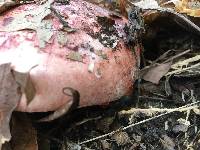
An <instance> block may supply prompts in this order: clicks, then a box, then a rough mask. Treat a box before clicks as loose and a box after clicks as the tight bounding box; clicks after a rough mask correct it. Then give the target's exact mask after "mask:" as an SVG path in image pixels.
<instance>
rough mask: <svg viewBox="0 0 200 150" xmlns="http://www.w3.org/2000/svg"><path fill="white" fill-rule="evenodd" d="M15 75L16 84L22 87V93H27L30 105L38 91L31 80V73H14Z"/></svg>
mask: <svg viewBox="0 0 200 150" xmlns="http://www.w3.org/2000/svg"><path fill="white" fill-rule="evenodd" d="M13 74H14V77H15V80H16V82H17V83H18V84H19V85H20V89H21V92H22V93H25V96H26V99H27V103H30V102H31V100H32V99H33V98H34V96H35V93H36V90H35V87H34V85H33V83H32V81H31V79H30V75H29V73H28V72H25V73H20V72H16V71H13Z"/></svg>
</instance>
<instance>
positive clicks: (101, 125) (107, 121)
mask: <svg viewBox="0 0 200 150" xmlns="http://www.w3.org/2000/svg"><path fill="white" fill-rule="evenodd" d="M114 119H115V116H111V117H105V118H103V119H101V120H97V124H96V126H97V129H98V130H100V131H103V132H104V133H107V132H108V131H109V130H110V125H111V124H112V123H113V121H114Z"/></svg>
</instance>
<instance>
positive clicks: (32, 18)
mask: <svg viewBox="0 0 200 150" xmlns="http://www.w3.org/2000/svg"><path fill="white" fill-rule="evenodd" d="M50 4H51V2H49V1H48V2H47V3H45V4H43V5H40V6H38V7H37V8H35V9H32V8H29V9H27V10H25V11H24V12H22V13H20V14H17V15H15V14H14V15H13V16H12V17H13V20H12V21H11V22H10V23H9V24H7V25H5V26H3V25H0V31H8V32H9V31H18V30H23V29H32V30H35V29H37V28H38V26H39V25H40V23H41V21H42V20H43V19H44V17H46V16H47V15H48V14H50V13H51V10H50V9H49V8H50Z"/></svg>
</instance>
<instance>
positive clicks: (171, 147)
mask: <svg viewBox="0 0 200 150" xmlns="http://www.w3.org/2000/svg"><path fill="white" fill-rule="evenodd" d="M160 140H161V143H162V145H163V147H164V149H165V150H175V146H176V145H175V143H174V141H173V139H171V138H170V137H168V136H167V135H162V139H160Z"/></svg>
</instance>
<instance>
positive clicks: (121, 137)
mask: <svg viewBox="0 0 200 150" xmlns="http://www.w3.org/2000/svg"><path fill="white" fill-rule="evenodd" d="M112 139H114V140H115V141H116V143H117V144H118V145H125V144H127V143H129V142H130V138H129V136H128V134H127V133H126V132H121V131H120V132H117V133H115V134H114V135H113V136H112Z"/></svg>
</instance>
